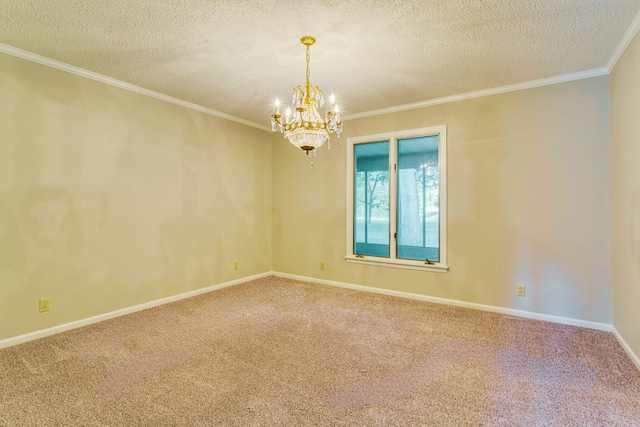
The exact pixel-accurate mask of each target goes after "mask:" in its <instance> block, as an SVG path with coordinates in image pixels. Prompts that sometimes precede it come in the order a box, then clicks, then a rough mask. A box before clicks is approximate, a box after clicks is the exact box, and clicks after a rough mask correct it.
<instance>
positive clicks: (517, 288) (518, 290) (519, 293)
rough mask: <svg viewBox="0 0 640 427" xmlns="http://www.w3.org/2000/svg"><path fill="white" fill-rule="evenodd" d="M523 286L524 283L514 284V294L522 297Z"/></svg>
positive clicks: (523, 292) (523, 293)
mask: <svg viewBox="0 0 640 427" xmlns="http://www.w3.org/2000/svg"><path fill="white" fill-rule="evenodd" d="M525 288H526V287H525V286H524V285H516V295H517V296H519V297H523V296H524V295H525Z"/></svg>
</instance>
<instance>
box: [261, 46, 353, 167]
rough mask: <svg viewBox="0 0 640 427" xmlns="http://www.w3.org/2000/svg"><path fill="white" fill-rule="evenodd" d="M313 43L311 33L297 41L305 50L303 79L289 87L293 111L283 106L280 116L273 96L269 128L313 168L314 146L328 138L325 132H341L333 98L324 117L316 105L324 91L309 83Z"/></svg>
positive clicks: (321, 100)
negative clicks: (297, 149) (277, 130)
mask: <svg viewBox="0 0 640 427" xmlns="http://www.w3.org/2000/svg"><path fill="white" fill-rule="evenodd" d="M315 42H316V39H315V38H313V37H311V36H303V37H302V38H301V39H300V43H302V44H303V45H305V46H306V49H307V81H306V83H305V84H304V85H301V86H297V87H296V88H294V89H293V101H292V105H293V107H294V110H293V111H292V110H291V108H289V107H287V108H286V112H285V114H284V118H283V117H282V115H281V114H280V100H278V99H276V109H275V112H274V113H273V115H272V116H271V130H273V131H274V132H275V131H276V129H279V130H280V132H282V133H283V134H284V137H285V138H288V139H289V141H290V142H291V143H292V144H293V145H295V146H296V147H298V148H300V149H301V150H302V151H304V152H305V154H306V155H307V156H308V157H309V163H310V165H311V167H313V159H314V157H315V156H316V149H318V148H319V147H321V146H322V145H323V144H324V143H325V142H326V141H329V148H331V140H330V138H329V134H330V133H333V132H335V133H336V134H337V135H338V137H340V133H341V132H342V121H341V120H340V108H338V104H336V99H335V97H334V96H333V94H332V95H331V98H330V102H331V108H330V109H329V110H328V111H327V112H326V114H325V118H324V120H323V119H322V116H320V113H318V110H317V108H316V105H317V106H318V107H322V106H323V105H324V93H323V92H322V90H321V89H320V88H319V87H318V86H313V85H312V84H311V83H309V58H310V57H309V47H310V46H311V45H313V44H314V43H315Z"/></svg>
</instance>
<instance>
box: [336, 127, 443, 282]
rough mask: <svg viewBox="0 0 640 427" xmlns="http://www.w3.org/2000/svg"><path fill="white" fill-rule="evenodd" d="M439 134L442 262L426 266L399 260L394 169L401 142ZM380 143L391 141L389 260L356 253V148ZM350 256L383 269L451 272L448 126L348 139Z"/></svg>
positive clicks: (346, 258)
mask: <svg viewBox="0 0 640 427" xmlns="http://www.w3.org/2000/svg"><path fill="white" fill-rule="evenodd" d="M431 135H438V136H439V137H438V173H439V178H440V179H439V182H438V192H439V202H438V205H439V220H440V230H439V231H440V242H439V244H440V248H439V249H440V261H439V262H436V263H434V264H425V263H424V261H417V260H408V259H398V258H397V242H396V240H395V238H394V237H393V233H394V231H392V227H394V226H395V228H396V230H395V231H396V232H397V188H398V186H397V182H398V181H397V179H398V173H397V171H396V170H392V168H393V165H396V164H397V163H398V162H397V154H398V144H397V140H398V139H405V138H415V137H420V136H431ZM377 141H389V147H390V148H389V188H390V195H389V196H390V197H389V224H390V230H389V233H390V236H389V258H382V257H375V256H371V255H361V256H360V257H356V255H355V254H354V251H353V247H354V241H353V214H354V213H353V190H354V189H353V185H354V163H353V162H354V158H353V156H354V154H353V153H354V146H355V145H357V144H363V143H371V142H377ZM346 147H347V168H346V169H347V236H346V240H347V246H346V248H347V254H346V256H345V260H346V262H350V263H357V264H365V265H377V266H384V267H394V268H404V269H409V270H422V271H433V272H440V273H444V272H446V271H448V270H449V267H448V265H447V126H446V125H440V126H431V127H425V128H419V129H409V130H403V131H397V132H387V133H380V134H376V135H365V136H357V137H352V138H347V144H346Z"/></svg>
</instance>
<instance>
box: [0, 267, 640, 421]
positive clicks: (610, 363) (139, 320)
mask: <svg viewBox="0 0 640 427" xmlns="http://www.w3.org/2000/svg"><path fill="white" fill-rule="evenodd" d="M639 405H640V372H638V371H637V370H636V369H635V367H634V366H633V364H632V362H631V361H630V360H629V359H628V357H627V356H626V355H625V353H624V351H623V350H622V349H621V347H620V346H619V344H618V343H617V342H616V340H615V338H614V337H613V336H612V335H611V334H610V333H605V332H599V331H594V330H589V329H582V328H577V327H570V326H564V325H557V324H552V323H546V322H540V321H533V320H526V319H520V318H516V317H510V316H504V315H499V314H493V313H487V312H482V311H475V310H469V309H462V308H456V307H450V306H443V305H437V304H430V303H424V302H418V301H412V300H405V299H399V298H393V297H387V296H381V295H376V294H370V293H362V292H356V291H350V290H345V289H339V288H333V287H328V286H323V285H317V284H310V283H303V282H296V281H292V280H286V279H279V278H275V277H269V278H266V279H261V280H256V281H253V282H249V283H245V284H242V285H238V286H235V287H232V288H227V289H224V290H220V291H217V292H212V293H209V294H206V295H202V296H199V297H196V298H191V299H188V300H183V301H180V302H177V303H173V304H169V305H166V306H162V307H158V308H154V309H150V310H146V311H143V312H139V313H135V314H132V315H129V316H125V317H121V318H118V319H114V320H110V321H107V322H103V323H100V324H96V325H92V326H89V327H86V328H82V329H77V330H74V331H70V332H67V333H63V334H59V335H56V336H52V337H47V338H43V339H40V340H37V341H33V342H29V343H26V344H22V345H19V346H15V347H11V348H7V349H4V350H0V425H2V426H420V425H426V426H625V427H626V426H640V406H639Z"/></svg>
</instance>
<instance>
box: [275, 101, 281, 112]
mask: <svg viewBox="0 0 640 427" xmlns="http://www.w3.org/2000/svg"><path fill="white" fill-rule="evenodd" d="M276 114H280V99H278V98H276Z"/></svg>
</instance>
